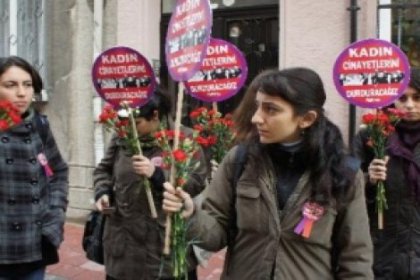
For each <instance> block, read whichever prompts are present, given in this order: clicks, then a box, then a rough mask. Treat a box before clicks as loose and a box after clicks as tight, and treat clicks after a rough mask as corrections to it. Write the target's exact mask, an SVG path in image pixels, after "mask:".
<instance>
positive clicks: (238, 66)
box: [185, 38, 248, 102]
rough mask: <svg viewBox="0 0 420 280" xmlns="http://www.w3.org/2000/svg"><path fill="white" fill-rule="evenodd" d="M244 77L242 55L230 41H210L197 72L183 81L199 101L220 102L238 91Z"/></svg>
mask: <svg viewBox="0 0 420 280" xmlns="http://www.w3.org/2000/svg"><path fill="white" fill-rule="evenodd" d="M247 75H248V67H247V64H246V61H245V58H244V56H243V54H242V52H241V51H239V50H238V48H237V47H236V46H235V45H233V44H231V43H229V42H226V41H224V40H220V39H213V38H212V39H210V43H209V45H208V46H207V50H206V56H205V57H204V59H203V61H202V63H201V66H200V69H199V70H198V71H197V72H196V73H195V75H194V76H193V77H192V78H191V79H189V80H188V81H187V82H185V88H186V89H187V91H188V92H189V93H190V94H191V95H192V96H193V97H195V98H197V99H200V100H202V101H206V102H217V101H223V100H226V99H228V98H230V97H232V96H233V95H235V94H236V93H237V92H238V91H239V90H240V89H241V87H242V86H243V84H244V83H245V80H246V77H247Z"/></svg>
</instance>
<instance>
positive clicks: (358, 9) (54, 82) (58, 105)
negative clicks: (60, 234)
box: [0, 0, 420, 219]
mask: <svg viewBox="0 0 420 280" xmlns="http://www.w3.org/2000/svg"><path fill="white" fill-rule="evenodd" d="M174 3H175V0H162V1H157V0H31V1H26V0H0V39H1V40H0V56H6V55H11V54H12V55H20V56H22V57H24V58H26V59H27V60H29V61H31V62H32V63H34V64H35V65H36V66H37V67H38V69H39V70H40V72H41V74H42V76H43V78H44V80H45V84H46V88H45V91H44V92H43V93H41V94H40V95H39V101H38V102H37V106H38V107H40V108H41V110H43V111H44V113H45V114H46V115H48V118H49V120H50V122H51V126H52V129H53V131H54V134H55V136H56V138H57V142H58V145H59V147H60V149H61V151H62V153H63V156H64V158H65V159H66V160H67V161H68V163H69V166H70V206H69V211H68V217H69V218H72V219H83V218H84V217H85V215H86V213H87V212H88V211H89V209H91V208H92V207H93V204H92V185H93V184H92V171H93V169H94V167H95V165H96V163H97V162H98V161H99V160H100V159H101V157H102V156H103V152H104V149H105V147H106V143H107V141H108V140H109V135H108V134H106V133H105V132H104V131H103V129H102V127H101V126H100V125H99V124H98V123H97V122H96V120H97V116H98V115H99V112H100V110H101V107H102V103H103V102H102V100H101V99H100V98H99V97H98V95H97V94H96V93H95V90H94V88H93V84H92V81H91V68H92V63H93V61H94V59H95V58H96V56H97V55H98V54H99V53H101V52H102V51H104V50H106V49H107V48H110V47H114V46H127V47H131V48H133V49H136V50H138V51H139V52H140V53H142V54H143V55H144V56H145V57H146V58H147V59H148V60H149V62H150V63H151V65H152V66H153V68H154V69H155V71H156V74H157V75H158V77H159V79H160V81H161V83H163V84H164V85H166V86H167V87H168V89H169V90H170V91H171V92H173V93H174V94H175V92H176V86H177V85H176V83H175V82H173V81H172V80H171V79H170V77H169V76H168V74H167V70H166V68H165V63H164V53H163V47H162V46H164V38H165V34H166V27H167V25H168V22H169V18H170V13H171V10H172V7H173V5H174ZM210 3H211V5H212V8H213V30H212V36H213V37H215V38H222V39H225V40H228V41H231V42H232V43H234V44H236V45H237V46H238V48H239V49H241V51H242V52H243V53H244V55H245V57H246V58H247V62H248V65H249V70H250V71H249V78H248V82H249V81H250V80H252V78H253V77H254V76H255V75H256V74H257V73H258V72H259V71H261V70H262V69H265V68H271V67H280V68H284V67H292V66H305V67H309V68H312V69H314V70H316V71H317V72H318V73H319V74H320V75H321V76H322V78H323V80H324V83H325V86H326V91H327V94H328V97H327V104H326V111H327V115H328V116H329V117H330V118H331V119H332V120H333V121H334V122H335V123H336V124H337V125H338V126H339V127H340V128H341V129H342V132H343V135H344V137H345V139H349V138H350V137H351V135H352V134H353V133H354V130H356V129H357V124H358V122H357V120H358V116H359V114H360V112H359V111H360V110H359V109H355V108H351V107H350V106H349V105H348V104H347V103H346V102H345V101H344V99H343V98H342V97H341V96H340V95H339V94H337V93H336V90H335V87H334V83H333V77H332V69H333V65H334V62H335V59H336V58H337V56H338V54H339V53H340V52H341V51H342V50H343V49H344V48H345V47H346V46H348V44H349V43H351V42H353V41H355V40H361V39H365V38H378V37H380V38H384V39H387V40H390V41H393V42H394V43H396V44H398V45H399V46H400V47H401V48H402V49H403V50H404V51H405V52H406V53H407V55H408V56H409V59H410V62H411V64H412V65H417V66H418V65H420V20H419V19H420V4H419V3H418V0H378V1H371V0H358V1H357V0H343V1H332V0H318V1H311V0H300V1H295V0H236V1H235V0H212V1H210ZM240 97H241V95H240V94H238V95H237V96H235V97H233V98H232V99H231V100H228V101H226V102H223V103H222V104H220V109H221V110H222V111H224V112H228V111H231V110H233V109H234V108H235V106H236V104H237V103H238V102H239V101H240ZM194 102H197V101H195V100H191V99H186V101H185V107H186V108H187V109H186V110H187V111H186V112H185V114H186V115H187V113H188V108H189V107H191V104H193V103H194Z"/></svg>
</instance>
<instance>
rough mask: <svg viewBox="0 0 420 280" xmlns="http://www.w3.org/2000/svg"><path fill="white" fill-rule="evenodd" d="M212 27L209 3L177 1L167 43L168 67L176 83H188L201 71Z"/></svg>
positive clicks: (192, 0)
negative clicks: (187, 81)
mask: <svg viewBox="0 0 420 280" xmlns="http://www.w3.org/2000/svg"><path fill="white" fill-rule="evenodd" d="M212 24H213V17H212V12H211V8H210V3H209V1H208V0H177V2H176V6H175V9H174V11H173V12H172V16H171V20H170V22H169V26H168V31H167V33H166V42H165V55H166V64H167V67H168V70H169V74H170V75H171V77H172V78H173V79H174V80H175V81H186V80H188V79H189V78H191V77H192V76H193V75H194V74H195V72H196V71H197V70H198V68H199V67H200V65H201V61H202V59H203V57H204V55H205V50H206V48H207V44H208V42H209V40H210V33H211V27H212Z"/></svg>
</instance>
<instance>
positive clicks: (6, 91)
mask: <svg viewBox="0 0 420 280" xmlns="http://www.w3.org/2000/svg"><path fill="white" fill-rule="evenodd" d="M33 95H34V88H33V86H32V77H31V75H30V74H29V73H28V72H26V71H25V70H23V69H22V68H20V67H17V66H11V67H10V68H8V69H7V70H6V71H5V72H4V73H3V74H2V75H1V76H0V99H1V100H8V101H10V102H11V103H12V104H13V105H14V106H15V107H16V108H17V109H18V110H19V112H20V113H21V114H23V113H25V112H26V111H27V110H28V108H29V106H30V105H31V102H32V97H33Z"/></svg>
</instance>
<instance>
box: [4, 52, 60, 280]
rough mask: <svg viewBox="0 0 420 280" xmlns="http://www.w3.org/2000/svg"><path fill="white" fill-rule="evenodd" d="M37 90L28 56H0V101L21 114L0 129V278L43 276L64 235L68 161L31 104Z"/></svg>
mask: <svg viewBox="0 0 420 280" xmlns="http://www.w3.org/2000/svg"><path fill="white" fill-rule="evenodd" d="M41 90H42V80H41V77H40V76H39V74H38V72H37V71H36V69H35V68H34V67H33V66H32V65H30V64H29V63H28V62H27V61H25V60H24V59H22V58H20V57H16V56H10V57H2V58H0V102H5V101H7V102H10V103H11V104H12V105H13V107H14V108H15V109H16V111H17V113H18V115H19V116H20V119H21V121H20V122H18V124H16V125H14V126H12V127H11V128H10V129H7V130H4V131H3V130H2V131H1V132H0V279H1V280H41V279H44V275H45V269H46V266H47V265H50V264H54V263H57V262H58V252H57V250H58V247H59V246H60V243H61V242H62V241H63V230H64V222H65V211H66V208H67V203H68V201H67V194H68V167H67V164H66V163H65V162H64V160H63V159H62V157H61V155H60V152H59V150H58V147H57V145H56V143H55V140H54V136H53V135H52V132H51V130H50V128H49V125H48V122H47V119H46V118H45V117H44V116H41V115H40V114H39V113H38V112H36V111H35V110H34V109H33V108H32V106H31V104H32V101H33V99H34V95H35V94H36V93H38V94H40V93H41ZM1 104H2V106H4V103H1ZM3 117H4V115H3V114H2V118H3ZM2 125H4V124H2ZM2 128H3V127H2Z"/></svg>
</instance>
